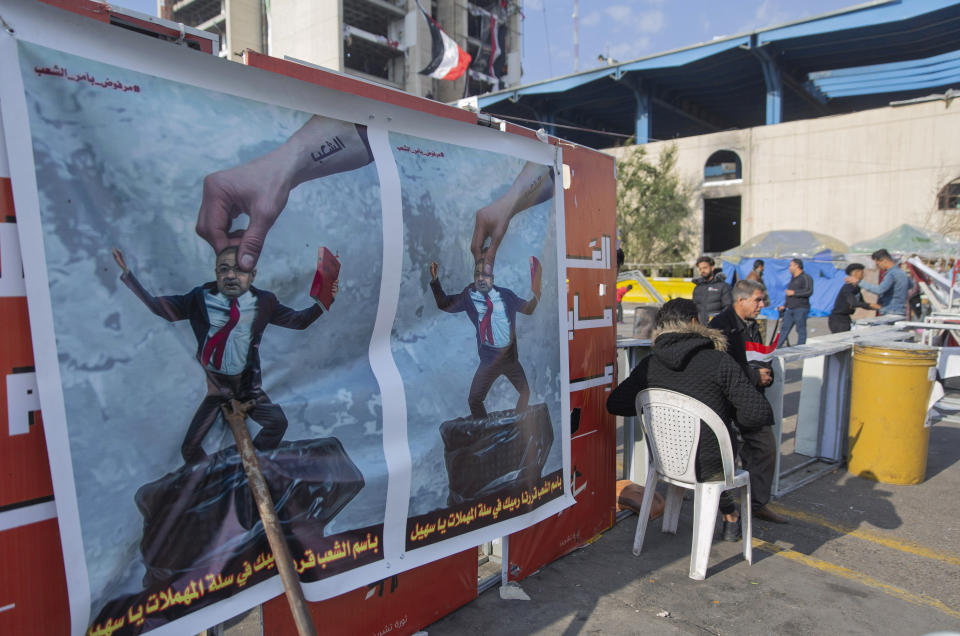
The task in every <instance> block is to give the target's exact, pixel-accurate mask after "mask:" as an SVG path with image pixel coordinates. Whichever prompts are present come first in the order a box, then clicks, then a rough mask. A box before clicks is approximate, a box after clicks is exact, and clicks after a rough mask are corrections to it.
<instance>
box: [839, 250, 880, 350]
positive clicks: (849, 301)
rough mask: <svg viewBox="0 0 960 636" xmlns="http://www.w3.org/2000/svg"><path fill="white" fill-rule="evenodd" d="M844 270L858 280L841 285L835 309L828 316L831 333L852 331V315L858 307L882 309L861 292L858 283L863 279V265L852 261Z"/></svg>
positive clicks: (848, 275)
mask: <svg viewBox="0 0 960 636" xmlns="http://www.w3.org/2000/svg"><path fill="white" fill-rule="evenodd" d="M844 272H845V273H846V274H847V277H848V278H852V279H853V280H854V281H856V282H853V283H844V284H843V287H841V288H840V291H839V292H838V293H837V298H836V300H834V301H833V311H831V312H830V316H829V317H828V318H827V326H828V327H829V328H830V333H838V332H841V331H850V316H852V315H853V312H854V311H856V310H857V307H860V308H862V309H880V305H877V304H874V303H868V302H867V301H865V300H864V299H863V294H861V293H860V287H859V286H858V285H859V283H860V281H861V280H863V265H861V264H860V263H850V264H849V265H847V268H846V269H845V270H844Z"/></svg>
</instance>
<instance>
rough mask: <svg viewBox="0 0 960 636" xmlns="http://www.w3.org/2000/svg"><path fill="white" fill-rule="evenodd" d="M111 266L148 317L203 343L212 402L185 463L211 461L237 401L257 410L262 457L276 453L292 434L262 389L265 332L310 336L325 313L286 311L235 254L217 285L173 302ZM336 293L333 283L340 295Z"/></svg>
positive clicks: (230, 252)
mask: <svg viewBox="0 0 960 636" xmlns="http://www.w3.org/2000/svg"><path fill="white" fill-rule="evenodd" d="M113 258H114V260H115V261H116V262H117V265H118V266H119V267H120V269H121V270H122V272H123V273H122V274H121V276H120V280H121V281H123V283H124V284H125V285H126V286H127V287H128V288H129V289H130V291H132V292H133V293H134V294H135V295H136V297H137V298H139V299H140V300H141V302H143V304H144V305H146V306H147V308H148V309H149V310H150V311H152V312H153V313H154V314H156V315H158V316H160V317H161V318H163V319H165V320H168V321H170V322H176V321H179V320H189V321H190V327H191V328H192V329H193V334H194V336H195V337H196V339H197V361H198V362H200V365H201V366H202V367H203V370H204V372H205V373H206V376H207V395H206V397H205V398H204V399H203V401H202V402H201V403H200V406H199V407H197V411H196V413H194V416H193V419H192V420H191V421H190V427H189V428H188V429H187V434H186V435H185V436H184V440H183V444H182V445H181V447H180V453H181V455H183V459H184V461H186V462H196V461H199V460H201V459H203V458H204V457H205V456H206V453H205V452H204V450H203V447H202V446H201V443H202V442H203V438H204V437H206V435H207V432H208V431H209V430H210V427H211V426H213V423H214V422H215V421H216V420H217V417H218V416H219V415H220V406H221V405H222V404H224V403H225V402H229V401H230V400H231V399H237V400H240V401H244V402H245V401H248V400H252V401H253V402H254V406H253V408H252V409H251V410H250V411H249V412H248V413H247V415H248V416H249V417H250V419H252V420H253V421H254V422H256V423H257V424H259V425H260V426H262V427H263V428H262V429H261V430H260V432H259V433H258V434H257V436H256V437H255V438H254V439H253V445H254V446H256V447H257V448H258V449H261V450H268V449H273V448H276V447H277V446H278V445H279V444H280V440H281V439H282V438H283V433H284V432H285V431H286V429H287V418H286V416H285V415H284V414H283V410H282V409H281V408H280V406H279V405H278V404H274V403H273V402H272V401H270V398H269V397H268V396H267V394H266V393H265V392H264V391H263V388H262V387H261V374H260V341H261V339H262V338H263V330H264V329H266V327H267V325H268V324H269V325H277V326H279V327H286V328H287V329H306V328H307V327H309V326H310V325H311V324H313V321H315V320H316V319H317V318H319V317H320V314H322V313H323V309H322V308H321V307H320V305H319V304H318V303H315V304H313V305H311V306H310V307H308V308H306V309H302V310H299V311H297V310H295V309H291V308H290V307H287V306H285V305H282V304H281V303H280V302H279V301H278V300H277V297H276V296H275V295H274V294H272V293H271V292H268V291H266V290H263V289H257V288H256V287H253V286H252V283H253V279H254V277H255V276H256V274H257V270H255V269H254V270H251V271H249V272H245V271H243V270H241V269H240V268H239V267H238V266H237V248H236V247H228V248H226V249H224V250H223V251H221V252H220V253H219V254H218V255H217V260H216V264H215V266H214V274H215V275H216V281H211V282H209V283H205V284H204V285H201V286H199V287H194V288H193V289H192V290H190V291H189V292H187V293H186V294H179V295H174V296H154V295H153V294H151V293H150V292H148V291H147V290H146V289H144V287H143V285H141V284H140V281H138V280H137V278H136V276H134V275H133V272H131V271H130V269H129V268H128V267H127V262H126V260H125V259H124V256H123V252H121V251H120V250H119V249H114V250H113ZM318 264H319V261H318ZM337 289H338V286H337V283H336V281H335V282H334V285H333V294H334V295H336V293H337Z"/></svg>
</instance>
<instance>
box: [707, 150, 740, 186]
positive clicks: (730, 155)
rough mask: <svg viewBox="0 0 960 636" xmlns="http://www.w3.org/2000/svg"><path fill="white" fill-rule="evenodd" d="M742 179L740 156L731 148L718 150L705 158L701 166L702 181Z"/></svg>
mask: <svg viewBox="0 0 960 636" xmlns="http://www.w3.org/2000/svg"><path fill="white" fill-rule="evenodd" d="M740 179H743V172H742V167H741V164H740V157H739V156H738V155H737V153H735V152H734V151H732V150H718V151H717V152H715V153H713V154H712V155H710V158H709V159H707V165H705V166H704V168H703V183H704V185H706V184H709V183H715V182H718V181H739V180H740Z"/></svg>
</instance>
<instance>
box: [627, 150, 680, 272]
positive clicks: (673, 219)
mask: <svg viewBox="0 0 960 636" xmlns="http://www.w3.org/2000/svg"><path fill="white" fill-rule="evenodd" d="M676 165H677V146H676V144H671V145H669V146H667V147H666V148H664V150H663V152H661V153H660V157H659V158H658V160H657V163H656V164H654V163H653V162H651V161H650V160H649V159H648V158H647V152H646V149H645V148H643V147H642V146H640V147H636V148H634V149H633V150H632V151H630V152H629V154H627V155H626V156H625V157H624V158H623V159H621V160H619V161H618V162H617V224H618V226H619V228H620V243H621V247H622V248H623V251H624V253H625V254H626V255H627V261H632V262H640V263H667V262H677V261H681V260H684V259H686V258H687V256H689V254H690V252H691V251H692V248H693V244H692V241H693V227H692V225H693V224H692V213H693V210H692V208H691V205H690V199H691V195H692V188H691V187H690V186H689V185H687V184H685V183H684V182H683V181H682V180H681V179H680V177H679V176H678V175H677V173H676Z"/></svg>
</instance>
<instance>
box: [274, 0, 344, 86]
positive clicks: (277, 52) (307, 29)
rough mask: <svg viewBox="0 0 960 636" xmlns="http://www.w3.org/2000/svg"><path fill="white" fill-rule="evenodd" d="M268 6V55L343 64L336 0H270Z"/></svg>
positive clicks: (338, 67) (325, 64)
mask: <svg viewBox="0 0 960 636" xmlns="http://www.w3.org/2000/svg"><path fill="white" fill-rule="evenodd" d="M270 6H271V12H270V15H271V16H272V21H271V23H270V47H271V49H270V51H269V54H270V55H272V56H273V57H279V58H282V57H283V56H285V55H289V56H290V57H294V58H297V59H298V60H303V61H304V62H310V63H311V64H316V65H317V66H323V67H325V68H330V69H333V70H341V69H342V68H343V60H342V55H343V47H342V46H341V44H342V41H343V33H342V29H341V27H340V24H341V6H340V0H271V3H270Z"/></svg>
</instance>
